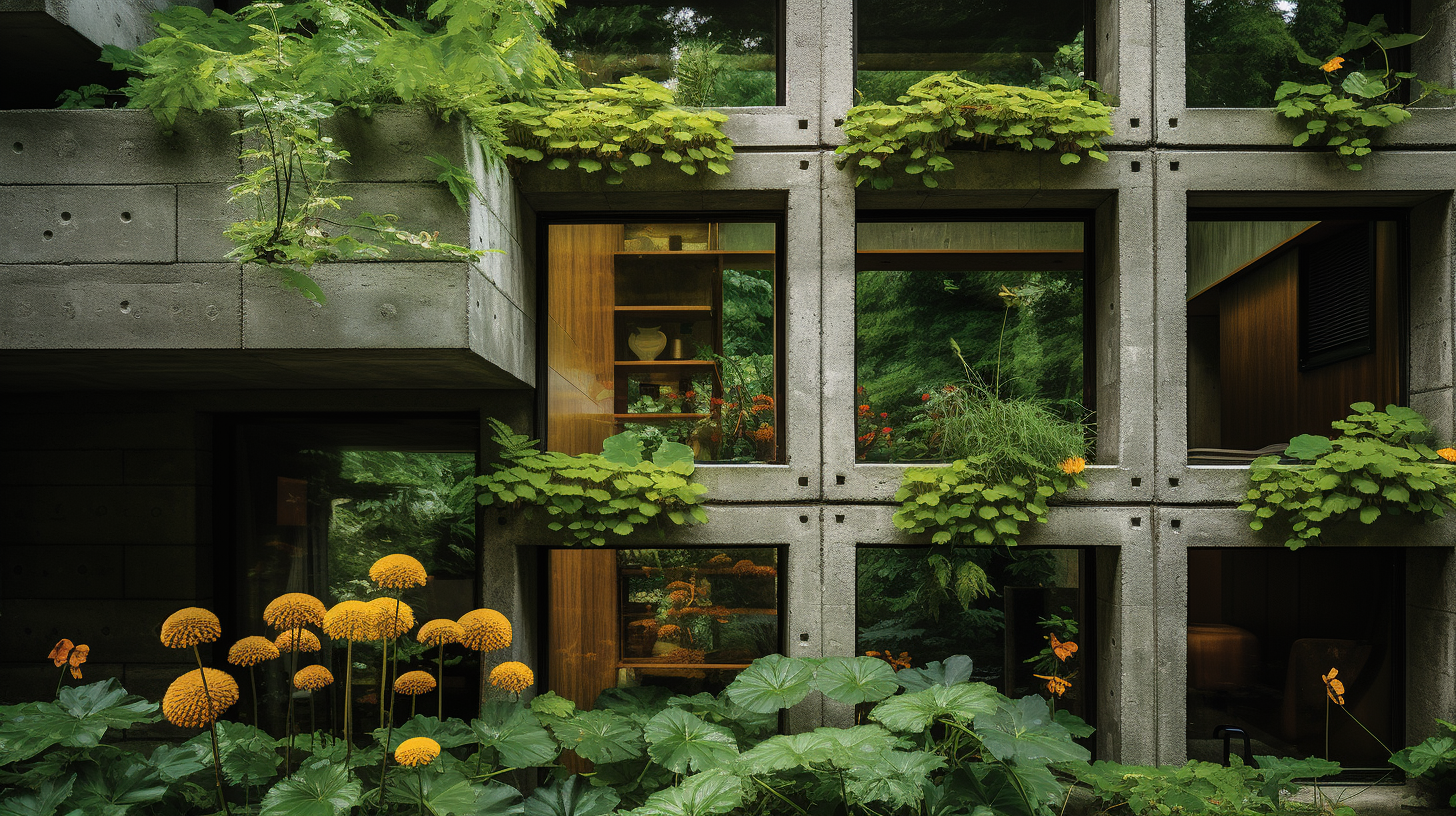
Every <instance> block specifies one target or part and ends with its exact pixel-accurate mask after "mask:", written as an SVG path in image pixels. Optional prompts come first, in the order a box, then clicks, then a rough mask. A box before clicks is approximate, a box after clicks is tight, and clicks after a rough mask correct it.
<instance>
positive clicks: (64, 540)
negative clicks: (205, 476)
mask: <svg viewBox="0 0 1456 816" xmlns="http://www.w3.org/2000/svg"><path fill="white" fill-rule="evenodd" d="M10 498H11V500H12V501H13V502H14V504H13V505H12V506H13V507H14V508H19V509H20V510H21V512H18V513H15V514H14V515H12V517H11V519H10V523H9V527H8V530H7V533H6V538H7V540H8V542H9V543H12V544H32V545H71V544H176V545H191V544H194V543H195V542H196V541H197V532H198V525H197V522H196V509H197V506H198V495H197V489H196V488H191V487H130V486H128V487H122V486H107V487H29V486H26V487H17V488H14V489H12V490H11V491H10ZM72 639H73V640H74V638H72Z"/></svg>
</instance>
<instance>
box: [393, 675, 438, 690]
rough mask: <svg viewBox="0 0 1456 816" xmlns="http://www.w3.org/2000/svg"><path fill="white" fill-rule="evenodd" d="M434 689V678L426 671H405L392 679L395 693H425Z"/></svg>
mask: <svg viewBox="0 0 1456 816" xmlns="http://www.w3.org/2000/svg"><path fill="white" fill-rule="evenodd" d="M434 690H435V678H433V677H431V676H430V675H429V673H428V672H422V671H412V672H405V673H404V674H401V675H400V676H399V677H396V678H395V679H394V693H395V694H408V695H415V694H425V693H426V692H430V691H434Z"/></svg>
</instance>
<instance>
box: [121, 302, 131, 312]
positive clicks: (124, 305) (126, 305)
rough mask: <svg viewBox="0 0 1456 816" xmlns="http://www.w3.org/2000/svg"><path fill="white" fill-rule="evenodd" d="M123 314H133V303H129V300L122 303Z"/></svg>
mask: <svg viewBox="0 0 1456 816" xmlns="http://www.w3.org/2000/svg"><path fill="white" fill-rule="evenodd" d="M121 313H122V314H131V301H129V300H123V301H122V302H121Z"/></svg>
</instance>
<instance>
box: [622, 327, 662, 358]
mask: <svg viewBox="0 0 1456 816" xmlns="http://www.w3.org/2000/svg"><path fill="white" fill-rule="evenodd" d="M627 348H629V349H631V350H632V353H633V354H635V355H637V359H639V360H656V359H657V355H659V354H661V353H662V350H663V349H665V348H667V335H665V334H663V333H662V331H661V327H660V326H642V327H640V328H638V329H637V331H634V332H632V333H631V334H630V335H628V336H627Z"/></svg>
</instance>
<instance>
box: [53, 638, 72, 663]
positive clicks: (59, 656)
mask: <svg viewBox="0 0 1456 816" xmlns="http://www.w3.org/2000/svg"><path fill="white" fill-rule="evenodd" d="M74 648H76V644H74V643H72V642H71V640H70V638H61V640H60V642H58V643H57V644H56V647H55V648H54V649H51V653H50V654H49V655H47V657H49V658H50V659H51V662H52V663H54V664H56V668H58V669H59V668H60V667H62V666H64V665H66V656H67V655H69V654H70V653H71V650H72V649H74Z"/></svg>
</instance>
